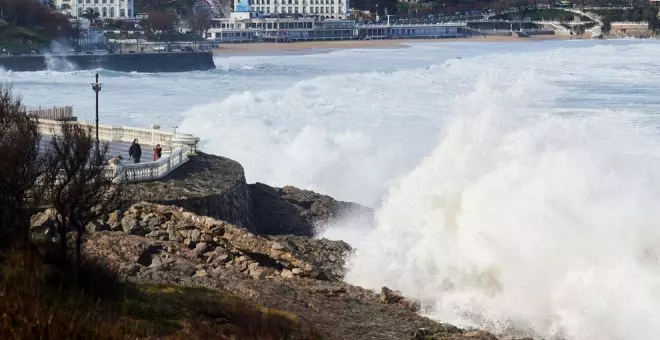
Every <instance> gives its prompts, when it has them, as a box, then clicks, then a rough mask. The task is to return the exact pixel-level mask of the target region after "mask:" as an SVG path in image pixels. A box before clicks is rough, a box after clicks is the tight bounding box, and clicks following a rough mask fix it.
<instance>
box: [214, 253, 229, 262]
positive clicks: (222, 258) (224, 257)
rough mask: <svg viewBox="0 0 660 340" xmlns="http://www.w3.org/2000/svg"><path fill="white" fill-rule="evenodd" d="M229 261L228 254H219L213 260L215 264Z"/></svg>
mask: <svg viewBox="0 0 660 340" xmlns="http://www.w3.org/2000/svg"><path fill="white" fill-rule="evenodd" d="M228 259H229V254H227V253H221V254H219V255H218V256H217V257H216V258H215V262H227V260H228Z"/></svg>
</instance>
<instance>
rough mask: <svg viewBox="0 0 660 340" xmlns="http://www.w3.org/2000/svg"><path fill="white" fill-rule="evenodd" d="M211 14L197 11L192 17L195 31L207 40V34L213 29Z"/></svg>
mask: <svg viewBox="0 0 660 340" xmlns="http://www.w3.org/2000/svg"><path fill="white" fill-rule="evenodd" d="M211 24H212V22H211V13H209V12H208V11H197V12H196V13H195V14H194V15H193V17H192V26H193V30H194V31H195V32H197V33H199V34H201V35H202V36H203V37H204V38H206V32H207V31H208V30H209V28H211Z"/></svg>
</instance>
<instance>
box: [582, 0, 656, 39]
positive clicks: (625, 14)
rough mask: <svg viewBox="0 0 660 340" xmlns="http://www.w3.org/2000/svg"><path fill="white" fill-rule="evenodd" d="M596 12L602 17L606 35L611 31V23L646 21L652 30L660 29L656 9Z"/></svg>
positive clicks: (643, 8) (643, 7)
mask: <svg viewBox="0 0 660 340" xmlns="http://www.w3.org/2000/svg"><path fill="white" fill-rule="evenodd" d="M594 12H595V13H596V14H598V15H600V16H601V20H602V21H603V31H604V32H605V33H607V32H609V31H610V28H611V23H612V22H614V21H634V22H639V21H646V22H648V23H649V28H650V29H651V30H653V31H658V30H659V29H660V24H659V23H658V9H657V8H654V7H649V6H640V7H633V8H631V9H608V10H594Z"/></svg>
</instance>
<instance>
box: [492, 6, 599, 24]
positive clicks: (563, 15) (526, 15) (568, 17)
mask: <svg viewBox="0 0 660 340" xmlns="http://www.w3.org/2000/svg"><path fill="white" fill-rule="evenodd" d="M576 17H577V18H578V19H579V20H580V21H591V19H589V18H588V17H586V16H584V15H579V14H576V13H573V12H569V11H565V10H562V9H559V8H541V9H522V10H520V11H519V12H515V13H505V14H499V15H496V16H494V17H493V19H502V20H524V19H529V20H532V21H574V20H575V18H576Z"/></svg>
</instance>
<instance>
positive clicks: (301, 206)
mask: <svg viewBox="0 0 660 340" xmlns="http://www.w3.org/2000/svg"><path fill="white" fill-rule="evenodd" d="M249 188H250V196H251V197H252V213H253V215H252V216H253V217H252V220H253V222H254V225H255V230H256V232H257V233H261V234H265V235H287V234H289V235H299V236H312V235H314V232H315V229H316V227H317V226H319V225H320V224H323V223H326V222H329V221H332V220H334V219H337V218H339V217H341V216H344V215H349V214H359V215H363V216H366V217H367V218H372V217H373V211H372V210H371V209H369V208H367V207H364V206H361V205H359V204H355V203H349V202H342V201H337V200H335V199H333V198H332V197H330V196H325V195H321V194H317V193H315V192H313V191H309V190H301V189H298V188H294V187H291V186H286V187H283V188H281V189H280V188H273V187H270V186H268V185H266V184H262V183H255V184H251V185H249Z"/></svg>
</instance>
